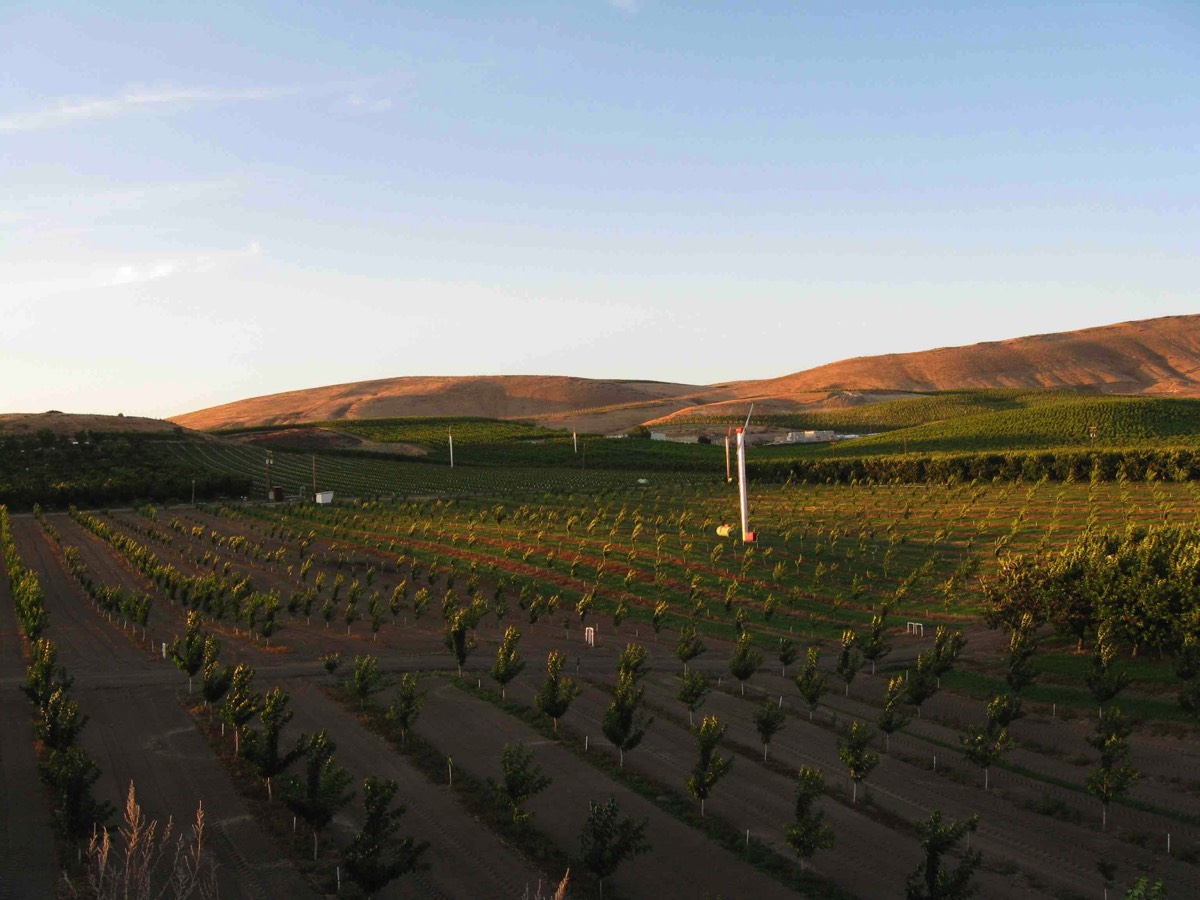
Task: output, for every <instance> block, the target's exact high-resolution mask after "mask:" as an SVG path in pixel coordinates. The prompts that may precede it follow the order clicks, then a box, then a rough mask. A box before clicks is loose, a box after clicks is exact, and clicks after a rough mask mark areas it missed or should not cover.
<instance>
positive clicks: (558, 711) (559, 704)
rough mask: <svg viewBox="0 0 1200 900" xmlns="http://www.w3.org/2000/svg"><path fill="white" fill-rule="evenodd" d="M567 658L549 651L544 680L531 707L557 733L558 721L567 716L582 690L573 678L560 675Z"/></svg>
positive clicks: (554, 651) (534, 696) (555, 651)
mask: <svg viewBox="0 0 1200 900" xmlns="http://www.w3.org/2000/svg"><path fill="white" fill-rule="evenodd" d="M566 661H567V658H566V657H565V656H563V655H562V654H561V653H559V652H558V651H557V650H551V651H550V653H549V655H548V656H547V657H546V680H545V681H544V682H542V689H541V691H539V692H538V693H536V694H534V695H533V705H534V706H536V707H537V708H538V709H539V710H541V712H542V714H543V715H545V716H547V717H549V719H550V721H551V722H553V723H554V730H555V731H556V732H557V731H558V720H559V719H561V718H562V717H563V716H565V715H566V714H567V710H568V709H570V708H571V703H572V701H574V699H575V698H576V697H578V696H579V694H580V692H581V691H582V690H583V688H581V687H580V686H579V685H578V684H576V683H575V680H574V679H573V678H568V677H566V676H564V675H563V674H562V670H563V665H564V664H565V663H566Z"/></svg>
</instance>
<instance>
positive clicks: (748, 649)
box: [729, 631, 763, 697]
mask: <svg viewBox="0 0 1200 900" xmlns="http://www.w3.org/2000/svg"><path fill="white" fill-rule="evenodd" d="M762 662H763V656H762V654H761V653H759V652H758V651H757V650H755V649H754V644H753V641H752V638H751V637H750V632H748V631H743V632H742V633H741V634H740V635H739V636H738V640H737V646H735V647H734V648H733V656H731V657H730V658H729V672H730V674H732V675H733V677H734V678H736V679H737V680H738V682H739V684H740V685H741V690H742V696H743V697H744V696H746V681H747V679H749V678H751V677H752V676H753V675H754V673H755V672H757V671H758V670H759V669H760V668H761V667H762Z"/></svg>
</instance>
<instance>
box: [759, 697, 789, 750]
mask: <svg viewBox="0 0 1200 900" xmlns="http://www.w3.org/2000/svg"><path fill="white" fill-rule="evenodd" d="M786 722H787V714H786V713H784V711H783V706H782V698H781V701H780V702H778V703H777V702H776V701H775V700H774V699H772V698H771V697H766V698H765V699H764V700H763V702H762V706H760V707H759V708H758V709H756V710H755V711H754V727H755V728H756V729H757V730H758V737H759V740H761V741H762V745H763V762H766V761H767V748H768V747H769V746H770V745H771V738H773V737H775V735H776V734H778V733H779V732H780V731H782V730H783V726H784V724H785V723H786Z"/></svg>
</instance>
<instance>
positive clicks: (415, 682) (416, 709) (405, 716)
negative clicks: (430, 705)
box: [387, 672, 428, 744]
mask: <svg viewBox="0 0 1200 900" xmlns="http://www.w3.org/2000/svg"><path fill="white" fill-rule="evenodd" d="M420 683H421V679H420V676H419V675H417V673H416V672H405V673H404V674H403V675H401V676H400V684H399V685H398V686H397V688H396V694H395V700H394V701H393V702H392V705H391V706H389V707H388V711H387V717H388V719H390V720H391V721H393V722H395V723H396V724H397V725H399V726H400V743H402V744H403V743H405V742H406V741H407V740H408V732H409V729H411V728H412V726H413V723H414V722H416V721H417V716H418V715H420V713H421V707H422V706H424V705H425V696H426V694H427V693H428V692H427V691H423V690H421V688H420Z"/></svg>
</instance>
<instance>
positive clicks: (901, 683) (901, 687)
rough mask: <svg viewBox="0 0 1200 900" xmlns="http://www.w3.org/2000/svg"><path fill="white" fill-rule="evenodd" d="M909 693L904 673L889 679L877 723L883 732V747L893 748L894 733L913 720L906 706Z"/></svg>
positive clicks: (889, 749) (886, 749)
mask: <svg viewBox="0 0 1200 900" xmlns="http://www.w3.org/2000/svg"><path fill="white" fill-rule="evenodd" d="M907 695H908V685H907V683H906V682H905V679H904V676H903V675H897V676H896V677H895V678H889V679H888V685H887V690H885V691H884V692H883V708H882V709H881V710H880V711H879V718H878V719H877V720H876V721H875V725H876V726H877V727H878V728H879V730H880V731H882V732H883V748H884V750H885V751H889V752H890V751H891V749H892V735H893V734H895V733H896V732H897V731H899V730H900V729H901V728H903V727H904V726H905V725H907V724H908V723H909V722H911V721H912V716H911V715H909V713H908V711H907V710H906V709H905V708H904V703H905V699H906V698H907Z"/></svg>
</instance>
